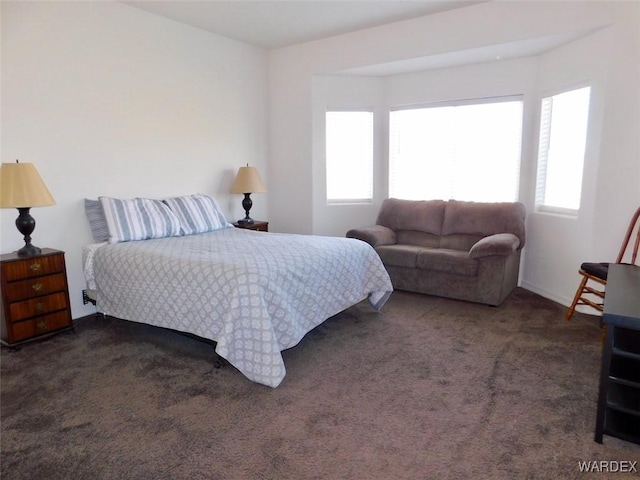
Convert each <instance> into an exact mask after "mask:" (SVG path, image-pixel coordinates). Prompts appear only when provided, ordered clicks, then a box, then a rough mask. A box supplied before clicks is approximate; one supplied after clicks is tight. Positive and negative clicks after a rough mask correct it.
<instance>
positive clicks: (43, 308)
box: [9, 292, 69, 323]
mask: <svg viewBox="0 0 640 480" xmlns="http://www.w3.org/2000/svg"><path fill="white" fill-rule="evenodd" d="M68 308H69V306H68V305H67V294H66V292H58V293H54V294H52V295H46V296H44V297H38V298H33V299H31V300H23V301H22V302H14V303H11V304H9V311H10V312H11V321H13V322H14V323H16V322H18V321H20V320H23V319H25V318H29V317H34V316H36V315H43V314H45V313H48V312H53V311H55V310H63V309H68Z"/></svg>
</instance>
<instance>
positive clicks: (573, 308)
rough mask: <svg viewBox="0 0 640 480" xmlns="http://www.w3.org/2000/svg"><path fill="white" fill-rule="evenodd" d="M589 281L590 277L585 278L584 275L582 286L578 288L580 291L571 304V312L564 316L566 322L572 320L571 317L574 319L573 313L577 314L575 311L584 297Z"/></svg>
mask: <svg viewBox="0 0 640 480" xmlns="http://www.w3.org/2000/svg"><path fill="white" fill-rule="evenodd" d="M588 280H589V278H588V277H585V276H584V275H583V276H582V281H581V282H580V286H579V287H578V290H577V291H576V296H575V297H573V302H572V303H571V306H570V307H569V310H567V314H566V315H565V316H564V318H565V319H566V320H571V317H573V312H575V310H576V305H578V301H579V300H580V297H581V296H582V293H583V292H584V287H585V285H586V284H587V281H588Z"/></svg>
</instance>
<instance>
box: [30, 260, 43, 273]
mask: <svg viewBox="0 0 640 480" xmlns="http://www.w3.org/2000/svg"><path fill="white" fill-rule="evenodd" d="M40 268H42V265H41V264H39V263H37V262H34V263H32V264H30V265H29V269H30V270H31V271H32V272H39V271H40Z"/></svg>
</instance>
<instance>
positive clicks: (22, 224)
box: [16, 207, 42, 257]
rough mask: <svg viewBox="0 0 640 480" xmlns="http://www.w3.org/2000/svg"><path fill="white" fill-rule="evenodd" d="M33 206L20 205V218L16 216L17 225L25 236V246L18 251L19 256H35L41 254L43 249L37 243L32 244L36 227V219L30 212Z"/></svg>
mask: <svg viewBox="0 0 640 480" xmlns="http://www.w3.org/2000/svg"><path fill="white" fill-rule="evenodd" d="M30 208H31V207H18V212H19V215H18V218H16V227H17V228H18V231H19V232H20V233H21V234H22V235H23V236H24V247H22V248H21V249H20V250H18V251H17V252H16V253H17V254H18V256H19V257H33V256H34V255H40V253H41V252H42V250H41V249H40V248H38V247H36V246H35V245H31V234H32V233H33V230H34V229H35V228H36V221H35V219H34V218H33V217H32V216H31V214H30V213H29V209H30Z"/></svg>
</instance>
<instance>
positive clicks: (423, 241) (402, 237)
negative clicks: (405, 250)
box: [395, 230, 440, 248]
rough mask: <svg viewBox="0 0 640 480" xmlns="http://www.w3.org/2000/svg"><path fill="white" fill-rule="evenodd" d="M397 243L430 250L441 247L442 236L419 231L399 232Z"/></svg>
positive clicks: (397, 233)
mask: <svg viewBox="0 0 640 480" xmlns="http://www.w3.org/2000/svg"><path fill="white" fill-rule="evenodd" d="M395 243H399V244H400V243H404V244H407V245H418V246H420V247H428V248H438V247H439V246H440V235H433V234H432V233H426V232H418V231H417V230H398V231H397V232H396V242H395Z"/></svg>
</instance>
